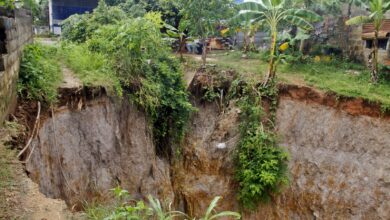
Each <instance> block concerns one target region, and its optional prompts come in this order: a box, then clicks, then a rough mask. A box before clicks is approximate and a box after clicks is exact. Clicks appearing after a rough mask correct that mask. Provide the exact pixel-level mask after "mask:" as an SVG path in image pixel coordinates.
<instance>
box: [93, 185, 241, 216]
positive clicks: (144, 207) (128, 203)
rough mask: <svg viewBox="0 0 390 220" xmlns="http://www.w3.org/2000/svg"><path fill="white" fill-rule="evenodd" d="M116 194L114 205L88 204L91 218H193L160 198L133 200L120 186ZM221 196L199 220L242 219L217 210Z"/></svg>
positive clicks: (214, 200) (231, 213) (232, 213)
mask: <svg viewBox="0 0 390 220" xmlns="http://www.w3.org/2000/svg"><path fill="white" fill-rule="evenodd" d="M112 191H113V193H114V194H115V198H116V204H114V205H113V206H112V207H107V206H87V207H86V213H87V216H88V218H89V219H93V220H101V219H104V220H116V219H134V220H136V219H140V220H141V219H156V220H157V219H158V220H174V219H192V220H197V219H196V218H191V217H190V216H188V215H187V214H185V213H184V212H180V211H175V210H172V207H171V204H164V203H161V202H160V200H158V199H155V198H153V197H152V196H150V195H149V196H148V202H147V203H145V202H143V201H134V200H131V199H130V198H131V196H130V194H129V192H128V191H127V190H123V189H121V188H120V187H116V188H115V189H112ZM220 199H221V197H219V196H217V197H215V198H214V199H213V200H212V201H211V202H210V205H209V206H208V208H207V210H206V211H205V214H204V216H203V217H201V218H199V220H213V219H219V218H223V217H229V219H241V215H240V214H239V213H236V212H231V211H223V212H217V211H216V208H217V205H218V201H219V200H220Z"/></svg>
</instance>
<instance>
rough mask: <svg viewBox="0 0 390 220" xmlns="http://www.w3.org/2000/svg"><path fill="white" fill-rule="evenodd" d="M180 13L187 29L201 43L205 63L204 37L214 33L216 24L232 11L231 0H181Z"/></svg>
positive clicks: (204, 62)
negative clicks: (186, 23)
mask: <svg viewBox="0 0 390 220" xmlns="http://www.w3.org/2000/svg"><path fill="white" fill-rule="evenodd" d="M181 2H182V7H181V8H182V10H181V14H182V15H183V18H184V19H185V20H187V21H188V23H189V26H188V30H189V32H190V34H191V35H192V36H193V37H198V38H199V39H201V43H202V45H203V53H202V64H203V66H205V65H206V57H207V42H206V39H207V38H208V37H209V36H210V35H213V34H214V33H216V31H217V26H218V24H220V23H221V22H222V21H223V20H225V19H227V18H229V16H230V15H233V14H232V13H234V4H233V1H232V0H182V1H181Z"/></svg>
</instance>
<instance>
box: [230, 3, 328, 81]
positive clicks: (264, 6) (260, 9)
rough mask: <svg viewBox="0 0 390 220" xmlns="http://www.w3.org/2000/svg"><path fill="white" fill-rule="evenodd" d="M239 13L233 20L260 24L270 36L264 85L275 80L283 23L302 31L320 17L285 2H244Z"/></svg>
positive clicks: (310, 27) (309, 27)
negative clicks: (277, 50)
mask: <svg viewBox="0 0 390 220" xmlns="http://www.w3.org/2000/svg"><path fill="white" fill-rule="evenodd" d="M240 9H241V11H240V13H239V14H238V15H237V16H236V17H235V18H234V19H238V20H246V21H251V22H252V23H256V22H259V23H262V24H265V25H267V26H268V27H269V29H270V34H271V47H270V48H271V49H270V61H269V66H268V74H267V76H266V79H265V82H264V84H265V85H266V84H268V83H269V82H270V81H272V80H273V79H274V78H275V74H276V65H275V61H276V59H275V52H276V45H277V42H276V41H277V35H278V31H279V27H280V26H281V25H282V24H283V23H289V24H292V25H295V26H297V27H299V28H301V29H303V30H311V29H312V28H313V26H312V24H311V22H316V21H320V20H321V17H320V16H319V15H317V14H316V13H314V12H312V11H310V10H306V9H296V8H292V5H291V4H287V3H286V1H285V0H258V1H256V2H244V3H242V4H240Z"/></svg>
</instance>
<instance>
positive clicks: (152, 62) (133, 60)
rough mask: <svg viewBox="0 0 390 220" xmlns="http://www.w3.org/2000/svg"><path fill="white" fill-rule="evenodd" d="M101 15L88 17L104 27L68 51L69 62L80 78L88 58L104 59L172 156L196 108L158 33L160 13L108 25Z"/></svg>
mask: <svg viewBox="0 0 390 220" xmlns="http://www.w3.org/2000/svg"><path fill="white" fill-rule="evenodd" d="M101 4H102V3H101ZM99 7H103V6H99ZM104 7H107V6H104ZM107 10H111V9H107ZM100 11H101V10H100V9H99V10H98V9H96V10H95V11H94V12H93V13H92V14H91V15H89V16H91V19H92V18H96V19H95V20H94V23H98V24H100V25H98V26H99V28H97V29H95V30H94V31H93V32H90V33H89V36H88V38H87V40H86V43H85V44H80V45H78V46H76V47H73V48H76V49H77V48H79V49H77V50H76V51H74V50H73V49H70V50H65V51H68V52H66V53H67V54H66V55H65V56H67V57H66V58H65V60H66V61H67V62H68V64H69V65H70V66H71V67H73V69H74V70H75V72H76V74H77V72H83V71H84V70H87V71H84V72H85V73H88V71H92V70H89V69H88V68H85V67H87V66H86V65H85V64H87V62H84V61H83V60H86V59H87V58H86V57H95V58H99V59H98V60H101V59H106V60H107V62H103V63H105V65H107V67H106V69H110V71H112V72H113V73H114V74H113V75H115V77H116V78H118V80H119V82H120V85H121V87H122V88H123V92H124V95H125V96H128V97H130V99H131V100H132V101H133V102H135V103H136V104H137V105H138V106H139V107H141V108H142V109H144V110H145V111H146V113H147V114H148V116H149V118H150V122H151V125H152V127H153V135H154V140H155V142H156V146H157V150H158V152H159V154H160V155H161V154H163V155H164V156H168V157H169V156H171V155H172V153H173V152H174V151H173V147H172V146H175V144H176V143H177V141H179V140H180V139H181V138H182V137H183V136H184V128H185V125H186V124H187V121H188V120H189V116H190V113H191V111H192V110H193V108H192V105H191V103H190V102H189V100H188V94H187V92H186V88H185V85H184V82H183V79H182V76H183V73H182V70H181V66H180V64H179V62H178V61H177V60H176V58H175V57H174V56H173V55H172V54H171V53H170V51H171V50H170V48H169V47H168V43H167V42H166V41H165V40H164V36H163V34H162V33H161V31H160V29H161V28H162V27H163V25H164V23H163V21H162V19H161V14H159V13H155V12H153V13H147V14H146V15H145V16H144V17H140V18H128V19H125V20H123V21H116V22H114V23H112V22H105V21H106V19H104V18H105V16H103V15H101V12H100ZM97 18H99V19H97ZM91 19H90V20H91ZM91 21H92V20H91ZM76 26H77V25H76ZM70 29H71V27H70ZM76 42H77V41H76ZM76 52H77V53H78V55H77V54H75V53H76ZM83 54H86V55H88V56H83ZM73 55H75V56H74V58H72V56H73ZM92 61H93V60H91V62H92ZM80 66H82V67H83V68H80ZM99 66H100V65H99ZM98 71H99V70H98ZM110 71H109V72H110ZM103 72H104V71H103ZM104 73H105V72H104ZM79 74H80V73H79ZM82 75H85V74H81V76H82ZM107 75H109V74H107ZM110 76H111V75H109V77H110ZM81 78H82V77H81Z"/></svg>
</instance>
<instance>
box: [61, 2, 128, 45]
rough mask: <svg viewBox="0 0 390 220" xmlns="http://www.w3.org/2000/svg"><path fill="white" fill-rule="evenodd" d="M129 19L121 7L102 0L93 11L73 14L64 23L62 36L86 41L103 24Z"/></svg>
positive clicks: (70, 39)
mask: <svg viewBox="0 0 390 220" xmlns="http://www.w3.org/2000/svg"><path fill="white" fill-rule="evenodd" d="M125 19H127V16H126V14H125V12H124V11H123V10H121V9H120V8H119V7H109V6H107V5H106V3H105V2H104V1H103V0H101V1H99V5H98V7H96V8H95V9H94V11H93V13H91V14H89V13H85V14H83V15H77V14H76V15H72V16H70V17H69V18H68V19H66V20H65V21H63V23H62V38H63V39H65V40H69V41H72V42H76V43H82V42H85V41H86V40H87V39H88V38H90V37H91V35H92V34H93V33H94V32H95V31H96V30H97V29H99V28H100V27H101V26H102V25H108V24H116V23H118V22H120V21H123V20H125Z"/></svg>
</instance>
